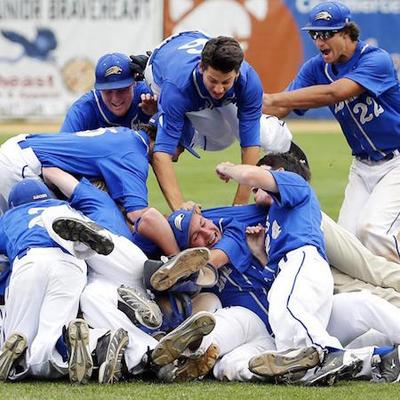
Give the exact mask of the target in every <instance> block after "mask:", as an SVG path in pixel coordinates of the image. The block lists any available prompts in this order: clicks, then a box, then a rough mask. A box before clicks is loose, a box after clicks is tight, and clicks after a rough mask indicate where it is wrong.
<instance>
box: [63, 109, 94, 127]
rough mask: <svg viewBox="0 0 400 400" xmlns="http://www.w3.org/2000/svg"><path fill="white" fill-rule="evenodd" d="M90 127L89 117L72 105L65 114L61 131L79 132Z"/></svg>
mask: <svg viewBox="0 0 400 400" xmlns="http://www.w3.org/2000/svg"><path fill="white" fill-rule="evenodd" d="M88 129H89V126H88V124H87V118H85V115H84V114H83V113H82V111H81V110H80V109H79V108H78V107H76V106H75V105H72V106H71V108H70V109H69V110H68V112H67V115H66V116H65V119H64V122H63V123H62V125H61V128H60V132H79V131H86V130H88Z"/></svg>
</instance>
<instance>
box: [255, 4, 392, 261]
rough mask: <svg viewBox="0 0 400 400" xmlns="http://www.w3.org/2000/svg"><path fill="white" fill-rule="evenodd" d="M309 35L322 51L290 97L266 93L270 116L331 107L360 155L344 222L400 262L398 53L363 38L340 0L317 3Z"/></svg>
mask: <svg viewBox="0 0 400 400" xmlns="http://www.w3.org/2000/svg"><path fill="white" fill-rule="evenodd" d="M302 29H303V30H305V31H307V32H308V33H309V34H310V36H311V38H312V40H313V41H314V44H315V46H316V47H317V49H318V50H319V54H318V55H317V56H315V57H313V58H311V59H310V60H309V61H307V62H306V63H305V64H304V65H303V66H302V67H301V69H300V71H299V73H298V74H297V76H296V77H295V79H294V80H293V82H292V83H291V84H290V85H289V87H288V91H287V92H283V93H274V94H265V95H264V100H263V104H264V112H268V113H272V114H275V115H277V116H280V117H283V116H284V115H286V114H287V113H288V112H289V111H291V110H293V111H294V112H295V113H297V114H299V115H303V114H304V113H305V112H306V111H307V109H309V108H316V107H322V106H329V108H330V110H331V112H332V114H333V115H334V117H335V118H336V119H337V121H338V122H339V124H340V126H341V128H342V131H343V133H344V135H345V137H346V140H347V142H348V144H349V146H350V148H351V150H352V154H353V156H354V159H353V163H352V165H351V168H350V174H349V182H348V185H347V187H346V191H345V198H344V201H343V204H342V207H341V210H340V215H339V224H340V225H342V226H343V227H345V228H346V229H348V230H349V231H350V232H352V233H354V234H355V235H356V236H357V237H358V238H359V239H360V240H361V242H362V243H363V244H364V245H365V246H366V247H368V248H369V249H371V250H372V252H373V253H375V254H379V255H382V256H384V257H386V258H387V259H389V260H393V261H396V262H399V261H400V260H399V251H398V248H399V247H398V238H397V233H398V231H399V226H398V223H399V221H398V210H399V208H400V185H399V182H400V157H399V149H400V126H399V124H398V122H397V121H398V120H399V118H400V85H399V81H398V79H397V75H396V72H395V69H394V66H393V62H392V60H391V57H390V55H389V54H388V53H387V52H386V51H384V50H382V49H380V48H378V47H375V46H373V45H371V44H369V43H366V42H364V41H360V40H359V29H358V27H357V25H356V24H355V22H354V21H352V16H351V12H350V10H349V9H348V7H347V6H346V5H344V4H341V3H339V2H335V1H329V2H323V3H320V4H318V5H316V6H315V7H314V8H313V9H312V10H311V12H310V17H309V23H308V25H307V26H305V27H304V28H302Z"/></svg>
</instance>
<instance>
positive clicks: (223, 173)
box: [215, 161, 235, 182]
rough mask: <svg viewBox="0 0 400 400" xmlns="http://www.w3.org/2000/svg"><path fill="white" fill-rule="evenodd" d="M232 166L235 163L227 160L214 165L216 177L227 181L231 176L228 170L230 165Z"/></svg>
mask: <svg viewBox="0 0 400 400" xmlns="http://www.w3.org/2000/svg"><path fill="white" fill-rule="evenodd" d="M233 166H235V164H233V163H231V162H229V161H225V162H222V163H219V164H218V165H217V166H216V167H215V172H216V173H217V176H218V178H219V179H221V180H222V181H224V182H229V181H230V179H231V176H230V175H229V172H228V170H229V168H230V167H233Z"/></svg>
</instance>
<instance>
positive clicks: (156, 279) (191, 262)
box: [150, 247, 210, 291]
mask: <svg viewBox="0 0 400 400" xmlns="http://www.w3.org/2000/svg"><path fill="white" fill-rule="evenodd" d="M209 259H210V250H209V249H207V248H206V247H197V248H193V249H186V250H183V251H181V252H180V253H179V254H177V255H176V256H174V257H172V258H171V259H169V260H168V261H167V262H166V263H164V265H163V266H162V267H160V268H159V269H158V270H157V271H156V272H154V274H153V275H152V276H151V278H150V284H151V286H152V287H153V288H154V289H155V290H158V291H163V290H167V289H169V288H170V287H171V286H173V285H175V283H176V282H177V281H178V280H179V279H182V278H186V277H188V276H190V275H191V274H193V273H194V272H198V271H200V269H201V268H202V267H205V266H206V265H207V263H208V261H209Z"/></svg>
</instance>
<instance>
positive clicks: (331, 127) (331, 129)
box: [287, 119, 340, 133]
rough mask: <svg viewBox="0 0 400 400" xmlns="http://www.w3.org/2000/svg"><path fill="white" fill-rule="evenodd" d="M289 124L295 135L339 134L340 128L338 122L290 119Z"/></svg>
mask: <svg viewBox="0 0 400 400" xmlns="http://www.w3.org/2000/svg"><path fill="white" fill-rule="evenodd" d="M287 124H288V126H289V128H290V130H291V131H292V132H293V133H299V132H301V133H339V132H340V126H339V124H338V123H337V122H336V120H324V119H317V120H310V119H301V120H299V119H294V120H292V119H290V120H287Z"/></svg>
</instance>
